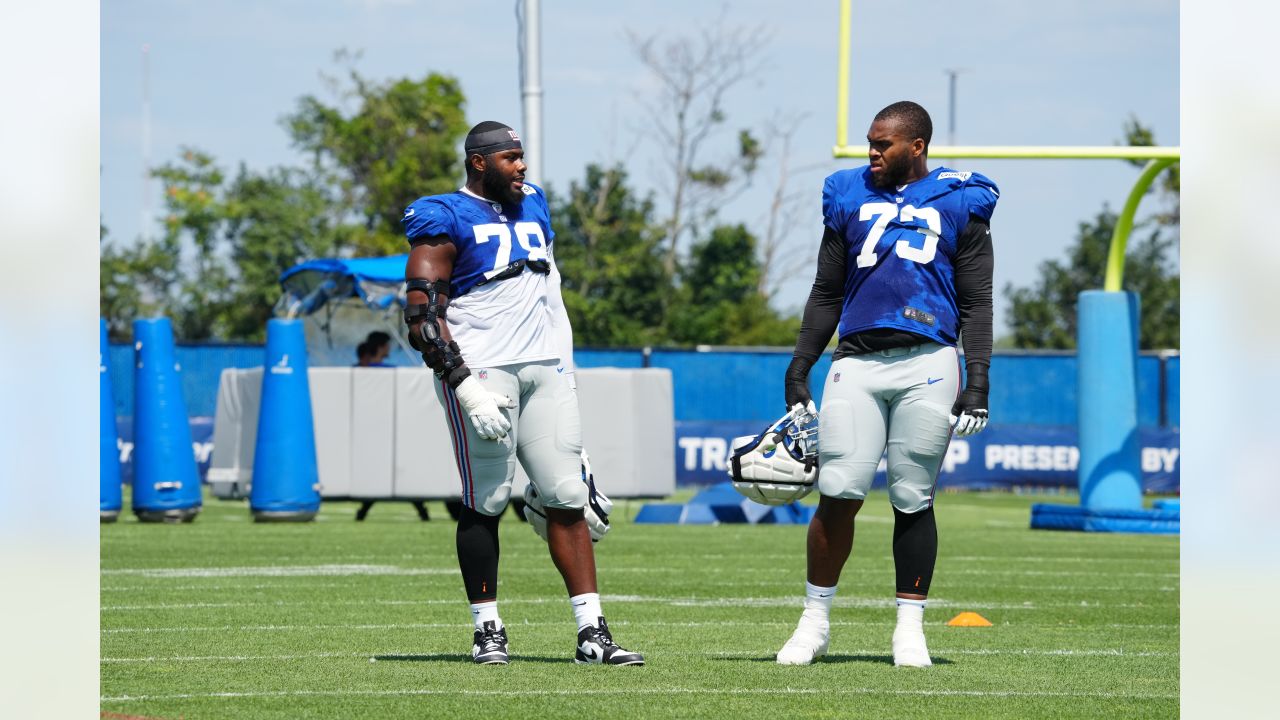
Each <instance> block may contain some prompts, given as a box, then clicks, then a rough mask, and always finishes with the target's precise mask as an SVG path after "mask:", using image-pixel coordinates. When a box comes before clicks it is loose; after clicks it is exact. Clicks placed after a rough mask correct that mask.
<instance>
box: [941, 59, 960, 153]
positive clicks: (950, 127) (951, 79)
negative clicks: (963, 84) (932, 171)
mask: <svg viewBox="0 0 1280 720" xmlns="http://www.w3.org/2000/svg"><path fill="white" fill-rule="evenodd" d="M943 72H945V73H946V74H947V77H948V81H947V145H950V146H951V147H955V144H956V76H957V75H959V74H960V73H962V72H964V70H962V69H956V70H945V71H943Z"/></svg>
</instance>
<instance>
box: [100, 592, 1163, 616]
mask: <svg viewBox="0 0 1280 720" xmlns="http://www.w3.org/2000/svg"><path fill="white" fill-rule="evenodd" d="M601 600H603V601H606V602H615V603H653V604H659V605H670V606H672V607H800V606H801V599H800V598H799V597H792V596H787V597H718V598H698V597H649V596H645V595H603V596H601ZM563 602H564V600H563V599H562V598H558V597H556V598H517V599H510V600H504V601H503V604H504V605H546V604H559V603H563ZM458 603H459V601H458V600H453V599H449V600H444V599H422V600H417V599H412V598H409V599H389V598H388V599H378V598H370V599H347V600H320V599H313V600H273V601H265V602H254V601H248V602H245V601H238V602H209V603H203V602H195V603H150V604H145V605H103V606H101V608H100V610H101V611H102V612H122V611H139V610H145V611H150V610H199V609H210V608H229V607H246V608H247V607H310V606H326V607H361V606H369V605H407V606H415V605H457V604H458ZM834 604H835V606H836V607H845V608H892V607H893V606H894V599H893V598H884V597H837V598H835V603H834ZM929 604H930V606H931V607H941V608H958V609H965V610H1043V609H1046V608H1146V609H1153V608H1166V607H1168V608H1176V607H1177V603H1172V604H1170V603H1154V602H1152V603H1108V602H1098V601H1091V600H1081V601H1078V602H1030V601H1027V602H1021V603H991V602H974V601H963V600H948V599H946V598H931V599H930V600H929Z"/></svg>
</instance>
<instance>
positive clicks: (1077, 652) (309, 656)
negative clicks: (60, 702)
mask: <svg viewBox="0 0 1280 720" xmlns="http://www.w3.org/2000/svg"><path fill="white" fill-rule="evenodd" d="M541 624H543V625H552V624H554V625H564V623H541ZM883 652H884V648H864V649H860V650H841V651H840V653H839V654H840V655H875V654H878V653H883ZM463 654H464V653H461V652H458V653H424V652H415V651H411V650H405V651H396V652H390V651H388V652H376V653H367V652H364V653H356V652H340V653H339V652H317V653H303V654H294V655H173V656H165V655H152V656H148V657H134V658H113V657H104V658H102V659H101V660H99V662H101V663H156V662H249V661H254V660H271V661H275V660H313V659H324V658H344V657H358V658H368V659H369V660H370V661H371V662H372V661H375V660H378V659H380V658H387V659H390V660H393V661H394V660H395V659H398V658H412V659H414V660H425V659H429V658H439V659H441V660H448V659H452V658H457V657H459V656H460V655H463ZM657 654H658V655H661V656H663V657H689V658H698V657H723V658H756V657H759V656H760V653H759V652H748V651H743V652H707V653H696V652H662V653H657ZM932 655H933V657H947V656H949V655H1031V656H1047V657H1075V656H1083V657H1124V658H1133V657H1177V656H1178V653H1177V652H1175V651H1169V652H1163V651H1147V650H1124V649H1121V648H1093V649H1070V648H1059V649H1052V650H1034V649H1026V648H1022V649H997V648H981V649H968V650H964V649H947V648H934V649H933V651H932ZM516 659H517V660H518V659H519V657H518V656H517V658H516Z"/></svg>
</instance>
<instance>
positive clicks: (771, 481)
mask: <svg viewBox="0 0 1280 720" xmlns="http://www.w3.org/2000/svg"><path fill="white" fill-rule="evenodd" d="M729 475H730V477H732V478H733V487H734V489H735V490H737V491H738V492H740V493H742V494H743V495H746V496H747V497H748V498H750V499H752V500H754V501H756V502H758V503H762V504H764V505H786V504H787V503H790V502H795V501H796V500H799V499H800V498H802V497H804V496H805V495H808V494H809V493H810V492H811V491H812V490H813V484H814V482H816V481H817V479H818V412H817V410H816V409H815V408H814V407H813V404H812V403H810V404H809V406H808V407H805V406H801V405H797V406H796V407H795V408H794V409H792V411H791V412H789V413H787V414H786V415H784V416H782V418H781V419H779V420H778V421H777V422H775V423H773V424H772V425H770V426H769V427H767V428H765V431H764V432H762V433H760V434H759V435H755V436H751V435H744V436H742V437H739V438H734V440H733V454H732V455H731V456H730V457H729Z"/></svg>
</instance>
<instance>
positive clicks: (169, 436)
mask: <svg viewBox="0 0 1280 720" xmlns="http://www.w3.org/2000/svg"><path fill="white" fill-rule="evenodd" d="M133 338H134V345H133V347H134V370H133V393H134V394H133V397H134V401H133V468H134V470H133V512H134V514H135V515H137V516H138V519H139V520H141V521H143V522H158V521H166V522H177V521H185V522H190V521H191V520H193V519H194V518H195V516H196V514H197V513H199V512H200V502H201V496H200V474H199V472H198V471H197V470H196V458H195V454H194V453H193V452H192V449H191V424H190V422H189V421H188V420H187V406H186V403H185V402H184V401H183V398H182V377H181V374H180V373H181V368H180V367H179V366H178V363H177V360H176V358H175V354H174V347H173V326H172V325H171V324H170V322H169V319H168V318H149V319H145V320H135V321H134V323H133Z"/></svg>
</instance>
